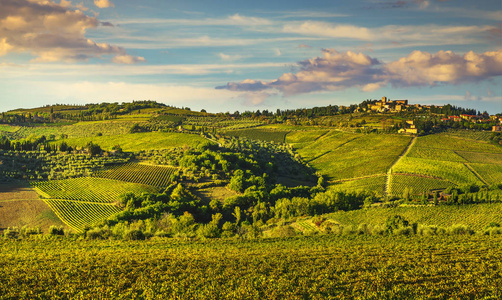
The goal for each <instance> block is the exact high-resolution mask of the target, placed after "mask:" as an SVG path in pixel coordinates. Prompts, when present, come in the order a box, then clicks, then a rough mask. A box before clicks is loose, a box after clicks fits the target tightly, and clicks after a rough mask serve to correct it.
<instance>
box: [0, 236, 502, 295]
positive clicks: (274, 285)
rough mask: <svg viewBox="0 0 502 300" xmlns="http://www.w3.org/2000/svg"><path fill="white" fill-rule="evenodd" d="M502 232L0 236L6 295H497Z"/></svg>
mask: <svg viewBox="0 0 502 300" xmlns="http://www.w3.org/2000/svg"><path fill="white" fill-rule="evenodd" d="M501 239H502V237H499V236H495V237H491V236H446V237H443V236H440V237H407V236H391V237H374V236H349V237H339V236H314V237H308V238H304V237H302V238H288V239H266V240H248V241H247V240H218V241H216V242H208V241H206V242H183V241H164V240H155V241H148V242H127V241H86V240H84V241H78V242H75V241H69V240H57V239H53V240H34V241H20V242H18V241H15V242H12V241H8V240H1V241H0V251H1V252H2V253H3V255H1V256H0V273H2V274H3V278H4V279H3V280H1V281H0V292H1V295H0V298H1V299H29V298H43V299H49V298H50V299H63V298H65V299H69V298H72V299H73V298H88V299H97V298H100V299H375V300H376V299H497V298H498V296H500V285H501V280H502V279H501V276H500V272H499V271H500V267H501V263H500V261H501V259H502V252H500V245H501V242H502V240H501Z"/></svg>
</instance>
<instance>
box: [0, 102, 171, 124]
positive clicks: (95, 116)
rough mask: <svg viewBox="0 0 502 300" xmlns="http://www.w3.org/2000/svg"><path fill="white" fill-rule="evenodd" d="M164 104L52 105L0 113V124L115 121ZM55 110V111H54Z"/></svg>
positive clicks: (162, 106)
mask: <svg viewBox="0 0 502 300" xmlns="http://www.w3.org/2000/svg"><path fill="white" fill-rule="evenodd" d="M165 107H167V106H166V105H165V104H162V103H158V102H155V101H151V100H146V101H133V102H130V103H125V102H124V103H122V104H119V103H101V104H86V105H82V106H74V105H72V106H70V105H68V106H65V105H59V104H57V105H53V106H50V109H48V107H45V108H44V109H40V111H26V112H25V111H18V112H15V113H5V112H4V113H2V115H1V116H0V123H8V124H21V123H23V124H30V123H52V122H58V121H61V120H66V121H100V120H109V119H115V118H116V117H117V115H123V114H128V113H131V112H132V111H136V110H138V111H140V110H141V109H147V108H165ZM54 108H56V110H55V109H54Z"/></svg>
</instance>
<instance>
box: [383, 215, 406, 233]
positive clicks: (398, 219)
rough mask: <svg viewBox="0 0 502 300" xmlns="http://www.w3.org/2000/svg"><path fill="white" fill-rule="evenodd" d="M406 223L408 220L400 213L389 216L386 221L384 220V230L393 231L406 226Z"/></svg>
mask: <svg viewBox="0 0 502 300" xmlns="http://www.w3.org/2000/svg"><path fill="white" fill-rule="evenodd" d="M408 225H409V222H408V221H407V220H406V219H405V218H404V217H402V216H400V215H394V216H392V217H389V218H388V219H387V221H385V232H387V233H393V232H394V230H396V229H399V228H402V227H407V226H408Z"/></svg>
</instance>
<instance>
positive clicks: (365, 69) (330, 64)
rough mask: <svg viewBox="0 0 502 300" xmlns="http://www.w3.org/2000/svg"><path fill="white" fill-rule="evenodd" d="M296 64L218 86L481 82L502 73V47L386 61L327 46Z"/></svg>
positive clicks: (300, 88)
mask: <svg viewBox="0 0 502 300" xmlns="http://www.w3.org/2000/svg"><path fill="white" fill-rule="evenodd" d="M298 66H299V71H298V72H296V73H284V74H283V75H282V76H280V77H279V78H278V79H276V80H272V81H259V80H252V79H246V80H244V81H241V82H229V83H227V84H226V85H224V86H218V87H216V89H226V90H230V91H240V92H252V93H258V92H263V91H265V90H278V91H280V92H282V93H283V95H285V96H289V95H296V94H304V93H310V92H320V91H335V90H343V89H347V88H358V89H360V90H362V91H367V92H369V91H374V90H378V89H379V88H382V87H384V86H388V85H391V86H393V87H397V88H401V87H411V86H438V85H447V84H461V83H469V82H477V81H482V80H486V79H490V78H493V77H495V76H500V75H502V50H498V51H491V52H485V53H481V54H477V53H474V52H473V51H470V52H468V53H466V54H464V55H459V54H455V53H453V52H451V51H439V52H437V53H435V54H431V53H428V52H422V51H413V52H412V53H410V54H409V55H408V56H406V57H402V58H399V59H398V60H396V61H392V62H389V63H384V62H382V61H380V60H378V59H377V58H372V57H370V56H368V55H366V54H363V53H355V52H352V51H347V52H338V51H336V50H334V49H323V50H322V56H321V57H316V58H313V59H307V60H304V61H301V62H299V63H298Z"/></svg>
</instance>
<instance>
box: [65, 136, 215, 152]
mask: <svg viewBox="0 0 502 300" xmlns="http://www.w3.org/2000/svg"><path fill="white" fill-rule="evenodd" d="M91 141H92V142H93V143H95V144H98V145H100V146H101V148H103V149H105V150H111V149H112V148H113V147H114V146H116V145H120V147H121V148H122V150H123V151H141V150H154V149H169V148H174V147H181V146H184V145H188V146H196V145H198V144H200V143H203V142H205V141H207V140H206V139H204V138H203V137H201V136H200V135H196V134H184V133H172V132H142V133H133V134H122V135H113V136H96V137H92V138H91V137H83V138H72V139H67V140H66V143H67V144H68V145H73V146H78V147H84V146H85V145H87V143H89V142H91Z"/></svg>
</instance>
